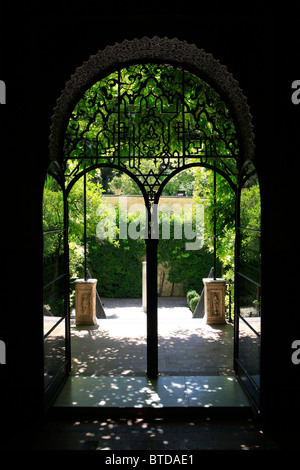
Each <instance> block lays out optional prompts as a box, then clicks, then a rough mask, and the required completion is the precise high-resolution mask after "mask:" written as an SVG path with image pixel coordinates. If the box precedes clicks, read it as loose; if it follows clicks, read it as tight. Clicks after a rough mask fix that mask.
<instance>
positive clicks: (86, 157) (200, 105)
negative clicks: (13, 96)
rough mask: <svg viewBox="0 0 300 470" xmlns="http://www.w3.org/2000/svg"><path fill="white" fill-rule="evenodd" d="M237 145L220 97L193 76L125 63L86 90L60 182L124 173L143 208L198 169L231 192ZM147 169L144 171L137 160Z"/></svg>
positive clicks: (77, 108)
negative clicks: (102, 171) (97, 172)
mask: <svg viewBox="0 0 300 470" xmlns="http://www.w3.org/2000/svg"><path fill="white" fill-rule="evenodd" d="M238 157H239V144H238V137H237V132H236V129H235V125H234V121H233V118H232V116H231V114H230V112H229V110H228V108H227V106H226V104H225V102H224V101H223V100H222V99H221V97H220V96H219V94H218V93H217V92H216V91H215V90H214V89H213V88H212V87H211V86H210V85H208V84H207V83H206V82H204V81H203V80H201V79H200V78H199V77H198V76H196V75H194V74H192V73H190V72H188V71H186V70H184V69H183V68H182V67H174V66H171V65H167V64H152V63H146V64H139V65H131V66H128V67H125V68H120V69H119V70H117V71H115V72H113V73H111V74H110V75H108V76H106V77H105V78H103V79H101V80H99V81H97V82H96V83H95V84H93V85H92V86H91V87H90V88H89V89H88V90H86V91H85V93H84V94H83V96H82V97H81V99H80V100H79V101H78V103H77V104H76V106H75V108H74V110H73V112H72V114H71V117H70V119H69V122H68V126H67V130H66V133H65V140H64V168H63V169H64V172H65V176H66V181H67V183H71V182H72V181H74V179H75V180H76V179H77V178H78V177H79V176H80V175H81V174H82V171H83V170H84V169H85V171H86V170H87V169H88V168H93V167H97V166H100V165H101V166H102V165H109V166H113V167H114V168H116V169H119V170H121V171H125V172H127V173H128V174H129V175H130V176H132V177H133V179H134V180H135V181H136V182H137V183H138V184H139V186H140V188H141V191H142V193H143V195H144V197H145V201H146V204H147V205H148V204H151V203H153V202H155V201H156V200H157V198H158V197H159V195H160V193H161V189H162V187H163V186H164V184H165V183H166V182H167V181H168V180H169V179H170V178H171V177H172V176H173V175H174V174H176V173H177V172H178V171H181V170H183V169H185V168H188V167H189V166H192V165H195V164H196V165H203V166H206V167H208V168H212V169H215V170H216V171H218V172H219V173H221V174H222V175H223V176H224V177H225V178H226V179H227V180H228V181H229V183H230V184H231V186H232V187H233V188H234V189H235V186H236V179H237V168H238V161H237V160H238ZM150 159H151V160H152V162H153V164H154V167H153V168H152V169H151V170H150V171H149V170H148V171H145V166H144V165H143V162H145V160H150Z"/></svg>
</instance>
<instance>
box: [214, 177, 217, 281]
mask: <svg viewBox="0 0 300 470" xmlns="http://www.w3.org/2000/svg"><path fill="white" fill-rule="evenodd" d="M216 203H217V178H216V170H214V279H216V272H217V214H216Z"/></svg>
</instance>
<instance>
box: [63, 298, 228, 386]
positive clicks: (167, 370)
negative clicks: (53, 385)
mask: <svg viewBox="0 0 300 470" xmlns="http://www.w3.org/2000/svg"><path fill="white" fill-rule="evenodd" d="M102 303H103V306H104V310H105V313H106V317H107V318H106V319H98V320H97V321H98V324H97V325H96V326H89V327H76V325H75V317H73V318H72V322H71V338H72V340H71V347H72V376H89V377H93V376H143V375H145V374H146V364H147V351H146V313H145V312H143V311H142V301H141V299H102ZM158 307H159V308H158V336H159V346H158V358H159V362H158V368H159V374H160V375H176V376H180V375H203V376H209V375H213V376H216V375H227V376H232V375H234V372H233V325H232V324H229V323H228V324H226V325H212V326H210V325H206V323H205V321H204V320H203V319H198V318H193V317H192V312H191V311H190V309H189V308H188V307H187V304H186V299H185V298H182V297H160V298H159V302H158Z"/></svg>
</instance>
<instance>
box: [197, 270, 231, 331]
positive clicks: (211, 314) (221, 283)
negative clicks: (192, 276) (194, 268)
mask: <svg viewBox="0 0 300 470" xmlns="http://www.w3.org/2000/svg"><path fill="white" fill-rule="evenodd" d="M203 283H204V310H205V317H206V323H207V324H208V325H216V324H223V323H226V320H225V291H226V284H225V279H219V278H217V279H211V278H205V279H203Z"/></svg>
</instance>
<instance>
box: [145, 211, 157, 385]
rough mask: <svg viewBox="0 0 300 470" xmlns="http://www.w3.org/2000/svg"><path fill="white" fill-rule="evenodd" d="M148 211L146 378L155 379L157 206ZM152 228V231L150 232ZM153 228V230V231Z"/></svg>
mask: <svg viewBox="0 0 300 470" xmlns="http://www.w3.org/2000/svg"><path fill="white" fill-rule="evenodd" d="M152 209H154V210H153V212H151V209H150V208H149V210H148V238H147V239H146V253H147V376H148V377H149V378H152V379H155V378H156V377H157V375H158V335H157V326H158V325H157V244H158V237H157V236H156V234H157V232H156V230H157V210H156V209H157V206H154V207H152ZM151 227H152V230H151ZM153 228H154V230H153Z"/></svg>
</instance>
